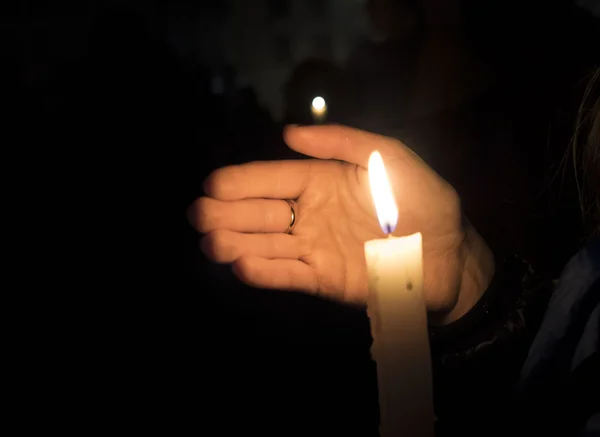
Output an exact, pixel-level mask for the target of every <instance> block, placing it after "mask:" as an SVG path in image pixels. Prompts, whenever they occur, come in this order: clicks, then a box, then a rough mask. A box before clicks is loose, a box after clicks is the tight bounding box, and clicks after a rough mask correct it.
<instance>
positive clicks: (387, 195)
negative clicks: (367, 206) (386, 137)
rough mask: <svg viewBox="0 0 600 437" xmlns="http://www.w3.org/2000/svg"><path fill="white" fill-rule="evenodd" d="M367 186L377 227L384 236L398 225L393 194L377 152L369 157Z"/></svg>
mask: <svg viewBox="0 0 600 437" xmlns="http://www.w3.org/2000/svg"><path fill="white" fill-rule="evenodd" d="M369 184H370V185H371V195H372V196H373V202H374V203H375V211H377V218H378V219H379V225H380V226H381V229H382V230H383V232H385V233H386V234H391V233H392V232H394V229H396V225H397V224H398V208H397V206H396V202H395V201H394V193H393V192H392V187H391V186H390V182H389V180H388V177H387V173H386V172H385V166H384V165H383V159H382V158H381V154H380V153H379V152H377V151H375V152H373V153H371V156H370V157H369Z"/></svg>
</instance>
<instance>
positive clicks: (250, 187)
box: [204, 160, 310, 200]
mask: <svg viewBox="0 0 600 437" xmlns="http://www.w3.org/2000/svg"><path fill="white" fill-rule="evenodd" d="M309 171H310V162H308V161H303V160H296V161H293V160H290V161H264V162H263V161H261V162H250V163H248V164H242V165H234V166H230V167H224V168H220V169H218V170H215V171H214V172H213V173H212V174H211V175H210V176H209V177H208V178H207V179H206V181H205V182H204V191H205V192H206V194H208V195H209V196H211V197H214V198H216V199H220V200H240V199H247V198H252V197H264V198H270V199H295V198H297V197H299V196H300V194H302V192H303V191H304V188H305V187H306V184H307V182H308V175H309Z"/></svg>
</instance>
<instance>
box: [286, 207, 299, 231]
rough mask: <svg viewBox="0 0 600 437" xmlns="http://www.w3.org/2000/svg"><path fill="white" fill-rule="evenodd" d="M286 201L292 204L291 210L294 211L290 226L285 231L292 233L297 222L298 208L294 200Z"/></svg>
mask: <svg viewBox="0 0 600 437" xmlns="http://www.w3.org/2000/svg"><path fill="white" fill-rule="evenodd" d="M285 201H286V202H287V204H288V205H289V206H290V210H291V212H292V218H291V220H290V225H289V226H288V228H287V230H286V231H285V233H286V234H291V233H292V229H293V228H294V225H295V224H296V209H295V208H294V201H293V200H289V199H286V200H285Z"/></svg>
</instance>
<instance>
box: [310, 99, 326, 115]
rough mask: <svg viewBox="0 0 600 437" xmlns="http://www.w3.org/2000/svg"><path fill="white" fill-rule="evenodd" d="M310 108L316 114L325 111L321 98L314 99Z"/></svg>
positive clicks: (323, 100)
mask: <svg viewBox="0 0 600 437" xmlns="http://www.w3.org/2000/svg"><path fill="white" fill-rule="evenodd" d="M312 107H313V109H314V110H315V111H317V112H323V110H324V109H325V99H324V98H323V97H315V98H314V99H313V101H312Z"/></svg>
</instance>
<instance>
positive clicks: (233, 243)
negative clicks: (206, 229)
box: [201, 230, 306, 263]
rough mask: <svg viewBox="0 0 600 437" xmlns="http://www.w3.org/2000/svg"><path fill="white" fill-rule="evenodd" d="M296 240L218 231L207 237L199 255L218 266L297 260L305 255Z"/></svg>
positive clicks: (271, 235) (286, 237) (277, 235)
mask: <svg viewBox="0 0 600 437" xmlns="http://www.w3.org/2000/svg"><path fill="white" fill-rule="evenodd" d="M302 246H303V244H301V241H300V239H299V238H298V237H295V236H292V235H288V234H242V233H239V232H231V231H226V230H219V231H214V232H211V233H210V234H207V235H206V236H205V237H204V238H203V239H202V243H201V247H202V251H203V252H204V254H205V255H206V256H207V257H208V258H209V259H211V260H213V261H215V262H218V263H232V262H234V261H235V260H236V259H238V258H240V257H242V256H259V257H261V258H266V259H292V260H293V259H298V258H300V257H301V256H303V255H305V252H306V251H305V250H303V247H302Z"/></svg>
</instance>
